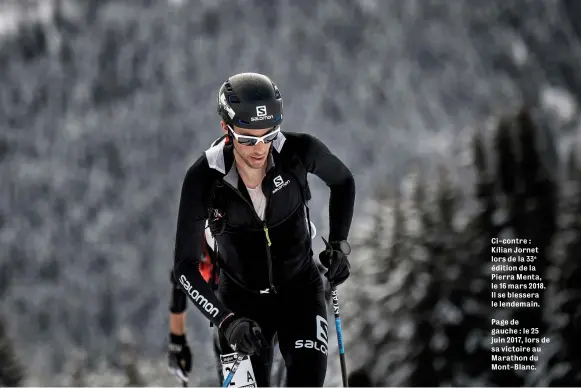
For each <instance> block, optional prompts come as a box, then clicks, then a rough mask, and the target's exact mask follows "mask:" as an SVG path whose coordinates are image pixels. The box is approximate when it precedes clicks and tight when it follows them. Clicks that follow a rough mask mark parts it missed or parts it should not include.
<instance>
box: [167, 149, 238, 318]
mask: <svg viewBox="0 0 581 388" xmlns="http://www.w3.org/2000/svg"><path fill="white" fill-rule="evenodd" d="M207 169H208V166H207V164H206V163H205V159H204V158H200V159H199V160H198V161H197V162H196V163H195V164H194V165H193V166H192V167H190V169H189V170H188V172H187V174H186V176H185V178H184V182H183V185H182V190H181V196H180V203H179V209H178V218H177V231H176V239H175V250H174V268H173V272H174V276H175V281H176V283H177V284H179V285H180V286H181V288H182V289H183V290H184V292H185V294H186V295H187V296H188V297H189V298H190V300H191V301H192V303H193V305H194V306H196V308H198V309H199V310H200V312H201V313H202V314H203V315H204V316H205V317H206V318H208V319H209V320H210V321H211V322H212V323H214V325H216V326H218V327H219V326H220V323H221V322H222V320H223V319H224V318H225V317H226V316H227V315H228V314H230V311H229V310H228V309H226V307H225V306H224V305H223V304H222V303H221V302H220V301H219V300H218V298H217V297H216V295H215V294H214V292H213V290H212V288H211V286H210V285H209V284H208V283H206V281H205V280H204V278H203V277H202V274H201V273H200V271H199V269H198V265H199V263H200V258H201V257H202V242H203V238H204V227H205V221H206V218H207V214H206V212H207V209H206V204H207V200H206V199H207V196H208V191H209V186H210V183H209V179H208V178H207V175H208V174H206V173H205V171H207Z"/></svg>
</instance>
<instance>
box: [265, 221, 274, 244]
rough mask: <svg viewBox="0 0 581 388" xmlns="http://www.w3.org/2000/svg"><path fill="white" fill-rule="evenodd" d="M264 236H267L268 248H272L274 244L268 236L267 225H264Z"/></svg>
mask: <svg viewBox="0 0 581 388" xmlns="http://www.w3.org/2000/svg"><path fill="white" fill-rule="evenodd" d="M264 234H265V235H266V242H267V243H268V246H271V245H272V242H270V236H269V234H268V228H267V227H266V224H265V225H264Z"/></svg>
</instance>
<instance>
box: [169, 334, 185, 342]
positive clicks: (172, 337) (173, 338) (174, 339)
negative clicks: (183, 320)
mask: <svg viewBox="0 0 581 388" xmlns="http://www.w3.org/2000/svg"><path fill="white" fill-rule="evenodd" d="M169 342H170V343H172V344H175V345H185V344H186V342H187V341H186V335H185V334H182V335H176V334H173V333H169Z"/></svg>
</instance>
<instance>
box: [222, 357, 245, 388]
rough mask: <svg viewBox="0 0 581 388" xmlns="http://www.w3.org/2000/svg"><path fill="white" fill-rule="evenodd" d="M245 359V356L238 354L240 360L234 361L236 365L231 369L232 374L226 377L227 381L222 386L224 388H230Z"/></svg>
mask: <svg viewBox="0 0 581 388" xmlns="http://www.w3.org/2000/svg"><path fill="white" fill-rule="evenodd" d="M244 357H245V356H244V354H240V353H238V358H237V359H236V361H234V365H232V369H230V372H229V373H228V377H226V380H224V384H222V388H227V387H229V386H230V382H231V381H232V379H233V378H234V374H235V373H236V370H237V369H238V366H240V363H241V362H242V360H244Z"/></svg>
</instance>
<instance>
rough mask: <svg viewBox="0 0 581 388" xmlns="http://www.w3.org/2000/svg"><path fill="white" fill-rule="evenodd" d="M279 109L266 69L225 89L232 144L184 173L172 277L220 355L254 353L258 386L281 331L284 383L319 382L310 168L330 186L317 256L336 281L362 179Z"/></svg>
mask: <svg viewBox="0 0 581 388" xmlns="http://www.w3.org/2000/svg"><path fill="white" fill-rule="evenodd" d="M282 108H283V104H282V96H281V94H280V91H279V90H278V88H277V87H276V85H275V84H274V83H273V82H272V81H271V80H270V79H269V78H268V77H266V76H264V75H261V74H256V73H242V74H237V75H235V76H232V77H230V78H229V79H228V81H226V82H225V83H224V84H223V85H222V87H221V88H220V91H219V93H218V113H219V115H220V117H221V119H222V120H221V121H220V125H221V126H222V129H223V131H224V132H225V133H226V138H228V144H226V142H224V141H222V142H220V143H219V144H217V145H216V146H214V147H211V148H210V149H208V150H206V151H205V153H204V154H203V155H202V156H200V158H199V159H198V160H197V161H196V162H195V163H194V164H193V165H192V166H191V167H190V168H189V169H188V172H187V173H186V176H185V178H184V182H183V185H182V191H181V197H180V204H179V214H178V219H177V231H176V243H175V260H174V274H175V277H176V279H177V282H178V283H179V284H180V285H181V286H182V288H183V289H184V291H185V292H186V294H187V295H188V297H189V298H190V299H191V300H192V302H193V303H194V305H195V306H196V307H197V308H198V309H199V310H200V312H201V313H202V314H203V315H204V316H206V317H207V318H208V319H209V320H210V321H211V322H212V323H213V324H214V325H216V326H217V327H218V328H219V331H220V346H221V348H222V349H223V352H225V353H226V350H225V349H227V350H228V352H231V351H236V352H238V353H239V354H243V355H249V356H250V360H251V367H252V370H253V372H254V375H255V377H256V382H255V383H256V384H257V385H258V386H269V376H268V374H269V365H268V354H269V351H268V349H269V347H270V344H271V343H272V339H273V337H274V335H275V334H277V335H278V340H279V347H280V351H281V353H282V355H283V357H284V360H285V365H286V370H287V385H288V386H303V387H304V386H311V387H312V386H323V383H324V380H325V375H326V370H327V348H328V342H327V337H328V332H327V320H326V314H327V310H326V305H325V295H324V289H323V283H322V280H321V277H320V276H319V271H318V269H317V265H316V263H315V261H314V259H313V257H312V255H313V252H312V244H311V239H310V234H311V233H310V228H305V223H306V222H308V207H306V203H307V201H308V199H309V198H310V192H309V190H308V184H307V173H312V174H314V175H316V176H318V177H319V178H321V179H322V180H323V181H324V182H325V183H326V184H327V186H329V188H330V191H331V194H330V200H329V217H330V219H329V226H330V232H329V243H327V249H326V250H325V251H323V252H321V254H320V255H319V259H320V261H321V263H322V264H323V265H324V266H325V267H326V268H328V271H327V272H326V274H325V276H326V277H327V279H328V280H329V282H330V284H331V285H332V286H337V285H339V284H341V283H343V282H344V281H345V280H346V279H347V278H348V276H349V269H350V266H349V261H348V259H347V255H348V254H349V253H350V246H349V244H348V243H347V237H348V234H349V228H350V226H351V220H352V216H353V207H354V202H355V181H354V179H353V175H352V174H351V172H350V171H349V169H348V168H347V167H346V166H345V165H344V164H343V163H342V162H341V161H340V160H339V159H338V158H337V157H336V156H335V155H334V154H333V153H332V152H331V151H330V150H329V149H328V148H327V147H326V146H325V145H324V144H323V143H322V142H321V141H319V140H318V139H316V138H315V137H314V136H311V135H308V134H301V133H291V132H284V133H283V132H281V130H280V125H281V123H282V117H283V115H282ZM206 220H209V222H210V229H211V230H212V233H213V236H214V238H215V239H216V241H217V245H218V253H219V255H218V264H219V266H220V285H219V289H218V295H214V293H213V292H212V289H211V287H210V286H209V285H208V284H207V283H206V282H205V281H204V279H203V278H202V276H201V274H200V272H199V271H198V262H199V258H200V255H201V247H200V244H199V243H198V242H199V241H200V239H201V238H202V236H203V234H204V226H205V222H206ZM307 225H308V224H307Z"/></svg>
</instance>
